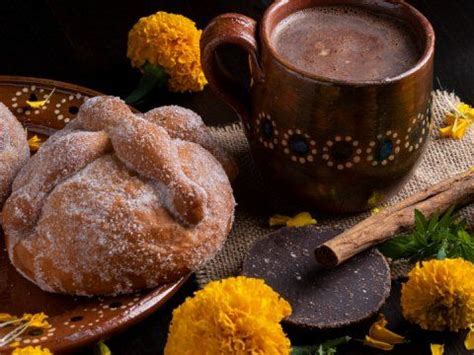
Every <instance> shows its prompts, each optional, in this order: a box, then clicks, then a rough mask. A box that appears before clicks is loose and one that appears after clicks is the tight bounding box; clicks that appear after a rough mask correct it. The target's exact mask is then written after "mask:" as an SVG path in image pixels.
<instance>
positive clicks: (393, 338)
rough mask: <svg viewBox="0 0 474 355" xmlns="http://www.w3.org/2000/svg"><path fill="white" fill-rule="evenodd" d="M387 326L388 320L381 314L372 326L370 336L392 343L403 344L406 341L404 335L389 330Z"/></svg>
mask: <svg viewBox="0 0 474 355" xmlns="http://www.w3.org/2000/svg"><path fill="white" fill-rule="evenodd" d="M386 326H387V321H386V320H385V316H384V315H383V314H381V315H380V316H379V319H378V320H377V321H376V322H375V323H374V324H372V326H371V327H370V329H369V337H370V338H372V339H375V340H378V341H382V342H384V343H388V344H391V345H395V344H402V343H404V342H405V338H404V337H402V336H401V335H398V334H397V333H394V332H392V331H391V330H388V329H387V328H385V327H386Z"/></svg>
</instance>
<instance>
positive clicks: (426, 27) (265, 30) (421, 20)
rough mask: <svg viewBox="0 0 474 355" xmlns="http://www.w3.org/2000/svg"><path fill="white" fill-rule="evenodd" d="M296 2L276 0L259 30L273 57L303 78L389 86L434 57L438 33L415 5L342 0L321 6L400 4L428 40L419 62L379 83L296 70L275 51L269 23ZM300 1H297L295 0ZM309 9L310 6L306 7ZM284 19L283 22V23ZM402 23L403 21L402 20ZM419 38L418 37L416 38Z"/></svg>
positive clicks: (335, 82) (338, 83) (402, 2)
mask: <svg viewBox="0 0 474 355" xmlns="http://www.w3.org/2000/svg"><path fill="white" fill-rule="evenodd" d="M293 1H295V0H275V2H274V3H273V4H271V5H270V6H269V7H268V8H267V10H266V11H265V14H264V15H263V18H262V22H261V24H260V28H259V34H260V38H261V40H262V42H263V45H264V46H265V47H266V48H268V49H269V51H270V53H271V55H272V56H273V57H274V58H275V59H276V60H277V61H278V62H279V63H280V64H281V65H283V66H284V67H285V68H287V69H289V70H291V71H293V72H295V73H297V74H300V75H302V76H304V77H308V78H310V79H313V80H316V81H319V82H322V83H328V84H335V85H341V86H351V87H361V86H375V85H384V84H390V83H395V82H397V81H400V80H402V79H404V78H407V77H409V76H410V75H412V74H415V73H416V72H418V71H419V70H420V69H421V68H423V67H424V66H425V65H426V64H427V63H428V62H429V61H430V59H431V58H432V57H433V54H434V44H435V33H434V30H433V27H432V26H431V23H430V22H429V21H428V19H427V18H426V17H425V16H424V15H423V14H422V13H421V12H420V11H418V10H417V9H416V8H415V7H413V6H412V5H410V4H408V3H406V2H405V1H403V0H399V1H393V0H376V1H375V2H373V3H372V4H367V3H355V2H353V1H347V0H341V1H333V3H330V4H324V5H321V6H344V5H349V6H358V7H362V8H363V7H366V8H370V7H371V6H374V5H375V6H376V5H380V4H383V3H386V4H393V5H398V6H401V7H403V8H404V9H405V10H406V11H407V13H408V15H409V16H412V17H413V19H416V21H417V22H418V25H419V26H420V29H422V30H423V32H424V35H425V37H426V40H425V46H424V47H425V48H424V51H423V53H422V55H421V57H420V59H419V60H418V62H417V63H416V64H415V65H414V66H413V67H411V68H410V69H408V70H407V71H405V72H403V73H401V74H399V75H397V76H394V77H390V78H385V79H379V80H365V81H364V80H360V81H350V80H338V79H332V78H329V77H325V76H320V75H316V74H313V73H311V72H307V71H305V70H302V69H300V68H297V67H295V66H294V65H293V64H291V63H290V62H288V61H287V60H285V59H284V58H283V57H282V56H281V55H280V54H279V53H278V52H277V51H276V50H275V47H274V46H273V44H272V42H271V40H270V34H271V29H270V25H269V22H270V20H271V18H272V16H274V12H275V11H276V10H278V9H280V8H284V7H286V6H288V5H289V4H290V3H291V2H293ZM296 1H297V0H296ZM317 6H318V5H314V7H317ZM306 8H308V7H306ZM296 11H299V9H298V10H295V11H291V12H290V13H288V14H286V15H285V16H284V18H283V19H285V18H287V17H288V16H289V15H291V14H293V13H295V12H296ZM387 15H388V16H392V17H393V18H396V19H399V18H400V16H397V15H396V14H393V15H390V14H389V13H388V11H387ZM283 19H282V20H283ZM282 20H280V21H282ZM402 20H403V19H402ZM416 37H417V38H418V37H419V35H417V36H416Z"/></svg>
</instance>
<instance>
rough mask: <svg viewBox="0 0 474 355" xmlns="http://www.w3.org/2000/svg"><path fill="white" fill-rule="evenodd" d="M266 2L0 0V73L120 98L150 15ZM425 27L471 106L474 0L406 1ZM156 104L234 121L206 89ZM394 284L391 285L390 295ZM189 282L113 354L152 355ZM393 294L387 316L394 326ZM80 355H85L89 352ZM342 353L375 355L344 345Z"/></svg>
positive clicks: (258, 10) (118, 341)
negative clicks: (139, 26) (139, 32)
mask: <svg viewBox="0 0 474 355" xmlns="http://www.w3.org/2000/svg"><path fill="white" fill-rule="evenodd" d="M266 2H267V3H268V1H266V0H231V1H229V0H200V1H196V0H195V1H190V0H156V1H145V0H134V1H113V0H101V1H97V0H82V1H75V2H72V1H68V0H21V1H18V0H2V1H0V39H1V43H2V50H1V52H0V53H1V55H0V74H2V75H23V76H35V77H44V78H50V79H57V80H63V81H67V82H71V83H75V84H79V85H83V86H86V87H90V88H92V89H96V90H99V91H102V92H104V93H107V94H111V95H119V96H125V95H127V94H128V93H129V92H130V91H131V90H132V89H133V88H134V86H135V84H136V83H137V81H138V78H139V74H138V73H137V71H136V70H133V69H131V68H130V65H129V63H128V60H127V58H126V56H125V53H126V39H127V32H128V30H129V28H130V27H131V26H132V25H133V23H135V21H136V20H137V19H138V18H139V17H141V16H145V15H148V14H151V13H153V12H155V11H159V10H164V11H168V12H174V13H181V14H184V15H186V16H188V17H190V18H192V19H193V20H195V21H196V22H197V24H198V26H199V27H201V28H202V27H204V26H205V25H206V23H207V22H208V21H209V20H210V19H211V18H212V17H214V16H216V15H218V14H220V13H224V12H240V13H244V14H247V15H249V16H252V17H254V18H256V19H258V18H259V17H260V16H261V14H262V12H263V9H264V7H265V3H266ZM409 2H410V3H412V4H413V5H415V6H416V7H417V8H418V9H419V10H421V11H422V12H423V13H424V14H425V15H426V16H427V17H428V19H429V20H430V21H431V22H432V24H433V26H434V28H435V31H436V35H437V43H436V61H435V76H436V82H435V86H436V87H441V88H443V89H447V90H454V91H455V92H456V93H457V94H458V95H459V96H460V97H461V98H462V99H463V100H464V101H466V102H468V103H471V104H474V0H451V1H448V0H445V1H442V0H411V1H409ZM163 104H180V105H183V106H186V107H190V108H192V109H194V110H195V111H197V112H198V113H199V114H201V115H202V116H203V119H204V120H205V122H206V123H207V124H210V125H216V124H223V123H229V122H233V121H234V120H235V115H234V114H233V112H232V111H231V110H230V109H229V108H228V107H227V106H226V105H225V104H223V103H222V102H220V101H219V100H218V99H217V98H216V97H215V96H214V95H213V94H212V93H211V92H210V91H209V88H206V89H205V90H204V91H203V92H202V93H197V94H192V95H191V94H181V95H176V94H169V93H167V92H164V91H160V92H157V93H155V95H154V97H153V99H152V100H150V102H148V103H147V104H146V105H142V106H141V107H139V108H140V109H142V110H146V109H148V108H151V107H155V106H158V105H163ZM397 287H398V286H397V285H395V289H396V290H397V289H398V288H397ZM196 289H197V285H196V283H195V281H194V280H193V279H191V280H190V281H189V282H188V283H187V284H186V285H185V287H184V288H183V289H181V290H180V291H179V292H178V294H177V295H176V296H175V297H174V298H173V299H172V300H171V301H170V302H169V303H168V304H167V305H166V306H165V307H164V308H162V309H161V310H159V311H158V312H157V313H156V314H154V315H153V316H151V317H149V318H148V319H146V320H145V321H143V322H142V323H140V324H139V325H137V326H135V327H133V328H131V329H129V330H127V331H126V332H125V333H123V334H121V335H119V336H116V337H114V338H112V339H109V340H108V341H107V344H109V345H110V347H111V349H112V351H113V353H114V354H141V355H144V354H159V353H161V352H162V349H163V346H164V344H165V341H166V333H167V329H168V325H169V322H170V319H171V312H172V310H173V309H174V308H175V307H176V306H177V305H179V304H181V303H182V302H183V300H184V299H185V297H187V296H189V295H191V294H192V292H193V291H194V290H196ZM397 304H398V299H397V295H396V292H394V296H393V297H392V299H391V301H390V303H389V305H388V306H387V307H386V309H387V311H386V312H387V314H389V315H390V316H391V318H392V319H393V322H394V323H395V324H398V325H399V326H401V325H402V324H403V321H402V320H401V319H400V316H399V313H397V309H396V308H397ZM460 340H461V337H460V336H459V335H458V336H456V335H452V334H426V335H425V336H424V337H420V339H419V340H417V341H416V342H415V343H414V344H410V345H406V346H401V347H399V348H398V350H397V351H396V352H394V353H400V354H401V353H404V354H425V353H426V354H428V353H429V352H428V344H429V342H436V341H439V342H446V343H447V349H446V354H467V353H468V352H466V351H464V350H463V346H462V342H461V341H460ZM81 353H84V354H89V353H91V350H90V349H84V350H83V351H82V352H81ZM344 353H345V354H367V353H370V354H379V353H380V351H371V350H368V349H367V348H362V347H359V348H356V347H350V348H348V349H344Z"/></svg>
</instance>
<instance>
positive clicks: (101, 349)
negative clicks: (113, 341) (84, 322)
mask: <svg viewBox="0 0 474 355" xmlns="http://www.w3.org/2000/svg"><path fill="white" fill-rule="evenodd" d="M97 350H98V353H99V355H112V352H111V351H110V349H109V347H108V346H107V345H106V344H105V343H104V342H103V341H100V342H99V343H97Z"/></svg>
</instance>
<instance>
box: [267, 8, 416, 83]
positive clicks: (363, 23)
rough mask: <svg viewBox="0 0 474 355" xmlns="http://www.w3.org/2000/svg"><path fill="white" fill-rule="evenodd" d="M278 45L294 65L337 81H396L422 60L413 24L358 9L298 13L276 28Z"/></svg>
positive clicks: (274, 43)
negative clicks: (393, 78) (412, 27)
mask: <svg viewBox="0 0 474 355" xmlns="http://www.w3.org/2000/svg"><path fill="white" fill-rule="evenodd" d="M272 43H273V46H274V47H275V49H276V51H277V53H278V54H279V55H280V56H281V57H282V58H283V59H284V60H285V61H287V62H288V63H290V64H291V65H293V66H294V67H296V68H298V69H300V70H302V71H304V72H308V73H311V74H314V75H318V76H322V77H326V78H331V79H336V80H348V81H370V80H380V79H385V78H391V77H395V76H397V75H399V74H401V73H403V72H405V71H407V70H408V69H410V68H411V67H413V66H414V65H415V64H416V62H417V61H418V60H419V58H420V56H421V53H420V50H419V49H418V47H417V44H416V41H415V39H414V35H413V34H412V30H411V28H410V27H409V26H408V25H407V24H404V23H402V22H401V21H400V20H397V19H394V18H392V17H389V16H385V15H381V14H378V13H375V12H372V11H371V10H369V9H364V8H360V7H356V6H321V7H314V8H311V9H307V10H301V11H298V12H295V13H293V14H292V15H290V16H288V17H287V18H286V19H284V20H283V21H281V22H280V23H279V24H278V25H277V26H276V28H275V30H274V31H273V34H272Z"/></svg>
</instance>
